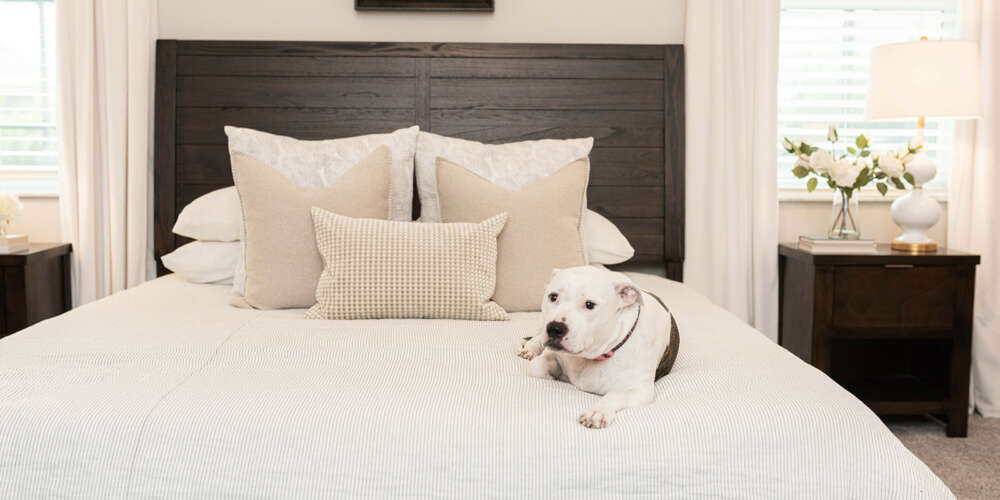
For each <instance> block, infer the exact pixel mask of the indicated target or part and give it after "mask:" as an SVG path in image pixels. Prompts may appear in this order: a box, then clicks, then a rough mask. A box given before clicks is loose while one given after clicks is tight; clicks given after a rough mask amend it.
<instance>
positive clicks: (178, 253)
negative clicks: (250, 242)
mask: <svg viewBox="0 0 1000 500" xmlns="http://www.w3.org/2000/svg"><path fill="white" fill-rule="evenodd" d="M240 252H241V250H240V242H238V241H233V242H228V241H226V242H223V241H192V242H191V243H188V244H186V245H182V246H180V247H178V248H177V249H176V250H174V251H173V252H170V253H168V254H166V255H164V256H163V266H164V267H166V268H167V269H169V270H171V271H173V272H175V273H177V274H179V275H180V276H182V277H183V278H184V279H186V280H188V281H190V282H192V283H215V284H229V283H231V282H232V279H233V269H234V268H235V266H236V259H237V258H238V257H239V256H240Z"/></svg>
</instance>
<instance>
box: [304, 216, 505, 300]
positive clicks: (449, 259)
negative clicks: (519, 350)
mask: <svg viewBox="0 0 1000 500" xmlns="http://www.w3.org/2000/svg"><path fill="white" fill-rule="evenodd" d="M312 217H313V223H314V225H315V230H316V248H318V249H319V254H320V256H321V257H322V259H323V264H324V268H323V273H322V275H321V276H320V278H319V284H318V285H317V286H316V289H315V292H316V304H315V305H314V306H312V307H311V308H310V309H309V311H307V312H306V318H307V319H383V318H439V319H465V320H505V319H507V313H506V311H504V310H503V308H501V307H500V306H499V305H497V303H496V302H493V301H492V300H490V297H492V296H493V290H494V285H495V283H496V262H497V235H499V234H500V231H501V230H503V227H504V222H505V221H506V220H507V215H506V214H499V215H495V216H493V217H490V218H488V219H486V220H485V221H483V222H480V223H476V224H472V223H457V224H443V223H437V224H433V223H417V222H398V221H382V220H374V219H357V218H353V217H345V216H342V215H338V214H335V213H333V212H329V211H326V210H323V209H321V208H313V209H312Z"/></svg>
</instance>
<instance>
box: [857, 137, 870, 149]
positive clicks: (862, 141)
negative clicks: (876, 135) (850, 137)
mask: <svg viewBox="0 0 1000 500" xmlns="http://www.w3.org/2000/svg"><path fill="white" fill-rule="evenodd" d="M854 144H857V146H858V148H859V149H864V148H867V147H868V138H867V137H865V135H864V134H861V135H859V136H858V138H857V139H854Z"/></svg>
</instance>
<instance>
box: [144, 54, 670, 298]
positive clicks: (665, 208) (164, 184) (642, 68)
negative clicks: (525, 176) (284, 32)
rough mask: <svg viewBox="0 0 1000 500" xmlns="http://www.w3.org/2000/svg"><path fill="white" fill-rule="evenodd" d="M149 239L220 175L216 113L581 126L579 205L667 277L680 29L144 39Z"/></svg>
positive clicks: (517, 133)
mask: <svg viewBox="0 0 1000 500" xmlns="http://www.w3.org/2000/svg"><path fill="white" fill-rule="evenodd" d="M155 102H156V110H155V112H156V115H155V124H156V125H155V129H156V130H155V187H154V190H155V194H154V196H155V203H154V207H155V208H154V221H155V253H156V257H157V263H158V266H159V270H160V272H161V273H162V272H163V268H162V265H160V264H159V262H160V260H159V257H160V256H162V255H164V254H166V253H168V252H170V251H172V250H173V249H174V248H176V247H177V246H178V245H180V244H182V243H183V242H184V241H182V240H183V239H182V238H179V237H177V236H175V235H173V234H172V233H171V228H172V227H173V224H174V220H175V219H176V217H177V214H178V213H179V212H180V209H181V208H182V207H184V205H185V204H187V203H188V202H190V201H191V200H193V199H194V198H196V197H198V196H200V195H202V194H204V193H207V192H209V191H211V190H213V189H217V188H220V187H224V186H229V185H232V176H231V173H230V169H229V156H228V152H227V149H226V136H225V134H224V133H223V130H222V127H223V126H224V125H237V126H243V127H251V128H255V129H259V130H265V131H268V132H272V133H276V134H282V135H288V136H292V137H297V138H300V139H329V138H336V137H347V136H352V135H359V134H369V133H378V132H388V131H391V130H395V129H398V128H403V127H407V126H411V125H414V124H416V125H419V126H420V128H421V129H422V130H428V131H431V132H435V133H439V134H443V135H449V136H454V137H462V138H466V139H472V140H478V141H483V142H491V143H502V142H511V141H520V140H528V139H542V138H556V139H561V138H573V137H587V136H593V137H594V139H595V147H594V150H593V153H592V154H591V164H592V171H591V182H590V188H589V190H588V193H587V194H588V203H589V205H590V208H592V209H593V210H596V211H598V212H600V213H602V214H604V215H605V216H607V217H608V218H610V219H611V220H612V221H613V222H614V223H615V224H617V225H618V227H620V228H621V229H622V231H623V232H624V233H625V235H626V236H627V237H628V238H629V241H631V242H632V244H633V246H634V247H635V248H636V256H635V257H634V258H633V261H635V263H636V264H637V265H639V266H643V267H644V268H647V269H650V270H654V269H658V270H660V272H663V273H665V274H666V275H667V276H668V277H671V278H673V279H677V280H679V279H681V271H682V264H683V259H684V51H683V47H682V46H681V45H575V44H571V45H566V44H478V43H442V44H436V43H334V42H270V41H262V42H233V41H178V40H160V41H158V42H157V61H156V101H155Z"/></svg>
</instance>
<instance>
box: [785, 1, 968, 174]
mask: <svg viewBox="0 0 1000 500" xmlns="http://www.w3.org/2000/svg"><path fill="white" fill-rule="evenodd" d="M957 3H958V0H864V1H859V0H837V1H830V0H783V1H782V4H781V28H780V29H781V33H780V42H779V43H780V48H779V59H778V66H779V70H778V138H779V141H780V138H782V137H788V138H789V139H795V138H798V137H801V138H804V139H807V140H809V141H810V143H812V144H815V145H817V146H820V147H827V148H828V147H829V143H828V142H825V141H826V139H825V137H826V130H827V125H828V124H834V125H836V126H837V129H838V132H839V134H840V137H841V138H842V139H841V142H840V144H841V146H840V148H844V147H845V146H846V144H845V143H844V138H850V139H851V140H853V138H854V137H856V136H857V135H858V134H860V133H863V134H865V135H866V136H867V137H868V138H869V141H870V142H871V143H872V144H873V146H874V147H873V149H874V151H881V150H886V149H895V148H896V147H898V146H900V145H903V144H906V143H907V142H908V141H909V140H910V138H912V137H913V136H915V135H916V133H917V124H916V120H915V119H914V120H913V121H912V122H896V121H894V122H866V121H864V115H865V94H866V92H867V89H868V73H869V66H870V61H871V50H872V48H873V47H876V46H878V45H883V44H886V43H894V42H907V41H913V40H919V39H920V37H921V36H926V37H928V38H929V39H931V40H940V39H954V38H956V34H957V29H956V15H957V12H956V11H957ZM831 6H835V7H831ZM953 128H954V122H953V121H952V120H940V119H930V118H929V119H928V120H927V128H926V130H925V132H926V146H925V150H926V151H927V154H928V156H930V157H931V159H933V160H934V162H935V163H936V164H937V166H938V175H937V177H936V178H935V179H934V180H933V181H932V182H931V183H929V184H928V185H927V188H928V190H931V191H946V190H947V186H948V177H949V172H950V164H951V141H952V130H953ZM775 147H776V148H778V151H779V153H778V187H779V188H783V189H804V188H805V182H803V181H802V180H801V179H796V178H795V176H793V175H792V173H791V172H792V164H793V163H794V161H795V158H794V157H793V156H791V155H788V154H786V153H785V151H784V150H782V149H781V148H780V146H778V145H775ZM841 150H842V149H841ZM869 189H870V187H869Z"/></svg>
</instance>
